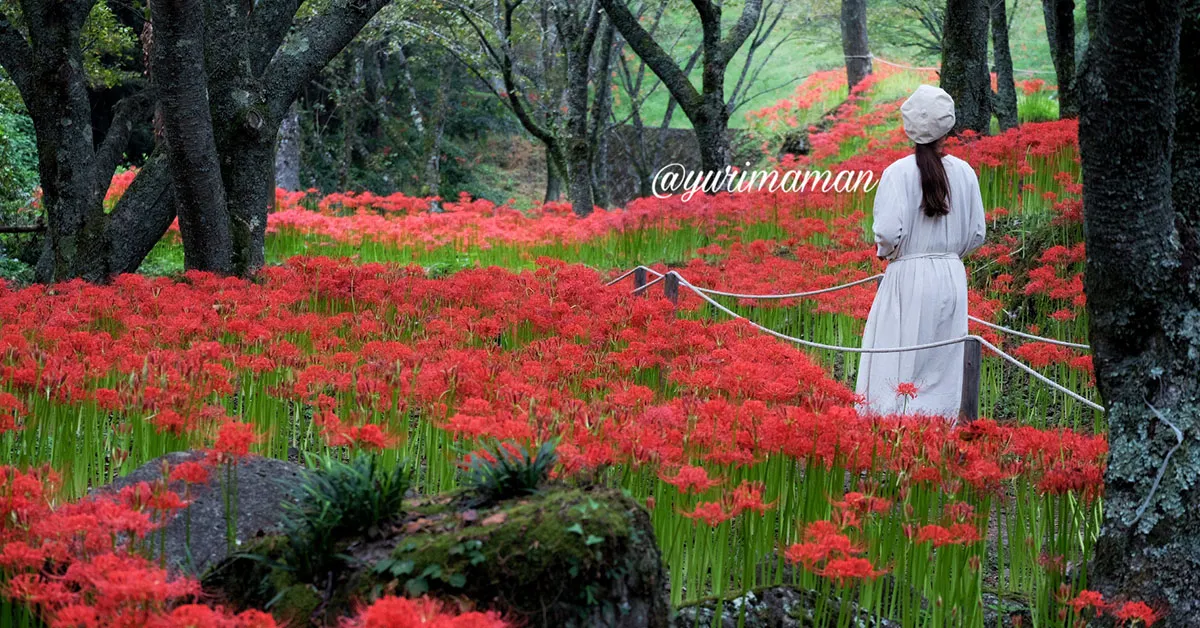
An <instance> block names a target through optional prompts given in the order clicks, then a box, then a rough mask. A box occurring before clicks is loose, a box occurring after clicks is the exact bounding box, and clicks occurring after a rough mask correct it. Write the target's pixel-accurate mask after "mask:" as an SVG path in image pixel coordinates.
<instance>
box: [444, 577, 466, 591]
mask: <svg viewBox="0 0 1200 628" xmlns="http://www.w3.org/2000/svg"><path fill="white" fill-rule="evenodd" d="M446 584H449V585H450V586H452V587H455V588H458V589H461V588H463V586H464V585H466V584H467V577H466V576H464V575H462V574H460V573H456V574H452V575H451V576H450V577H449V578H446Z"/></svg>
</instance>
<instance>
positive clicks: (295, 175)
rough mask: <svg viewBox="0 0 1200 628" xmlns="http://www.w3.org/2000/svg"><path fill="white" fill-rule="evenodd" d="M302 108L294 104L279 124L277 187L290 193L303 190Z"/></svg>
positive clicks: (276, 163) (276, 156) (276, 166)
mask: <svg viewBox="0 0 1200 628" xmlns="http://www.w3.org/2000/svg"><path fill="white" fill-rule="evenodd" d="M300 147H301V141H300V106H299V104H298V103H292V106H291V107H290V108H289V109H288V113H287V115H286V116H284V118H283V122H281V123H280V124H279V140H278V146H277V148H276V149H275V185H276V187H280V188H283V189H285V190H288V191H289V192H295V191H297V190H300V189H303V186H301V185H300Z"/></svg>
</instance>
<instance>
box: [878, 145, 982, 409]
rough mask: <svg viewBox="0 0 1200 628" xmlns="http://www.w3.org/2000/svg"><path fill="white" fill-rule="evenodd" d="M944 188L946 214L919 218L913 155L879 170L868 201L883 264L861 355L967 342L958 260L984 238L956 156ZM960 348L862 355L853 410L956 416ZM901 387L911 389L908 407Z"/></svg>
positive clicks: (947, 160) (965, 167)
mask: <svg viewBox="0 0 1200 628" xmlns="http://www.w3.org/2000/svg"><path fill="white" fill-rule="evenodd" d="M942 164H943V165H944V166H945V168H946V176H947V178H948V179H949V183H950V199H949V200H950V203H949V209H950V213H949V214H947V215H945V216H940V217H937V218H930V217H928V216H926V215H925V212H924V211H923V210H922V209H921V177H920V173H919V172H918V170H917V161H916V157H915V156H912V155H910V156H908V157H905V158H903V159H900V160H898V161H896V162H895V163H893V164H892V165H890V166H888V167H887V169H886V170H884V171H883V176H882V177H881V178H880V180H879V186H878V188H877V190H876V192H875V210H874V214H875V229H874V230H875V243H876V246H877V249H878V254H879V255H880V256H882V257H885V258H887V259H889V260H892V261H890V262H889V263H888V266H887V270H886V271H884V275H883V281H881V282H880V284H879V291H878V292H877V293H876V294H875V301H874V303H873V304H872V305H871V313H870V314H869V315H868V316H867V325H866V329H865V330H864V332H863V341H862V346H863V347H900V346H908V345H917V344H925V343H930V342H936V341H938V340H946V339H950V338H957V337H960V336H962V335H963V334H966V333H967V274H966V270H965V269H964V267H963V263H962V257H963V256H965V255H966V254H968V253H970V252H971V251H974V250H975V249H977V248H979V246H980V245H982V244H983V241H984V237H985V234H986V229H987V227H986V221H985V219H984V211H983V199H982V197H981V196H980V193H979V179H978V178H977V177H976V175H975V170H974V169H972V168H971V166H970V165H969V164H968V163H967V162H965V161H963V160H961V159H958V158H957V157H953V156H950V155H947V156H945V157H943V158H942ZM962 360H963V346H962V344H961V343H958V344H952V345H948V346H944V347H937V348H934V349H923V350H920V351H910V352H904V353H876V354H870V353H864V354H862V358H861V359H860V361H859V367H858V385H857V387H856V392H857V393H858V394H859V395H861V396H862V398H863V400H864V402H865V403H864V405H861V406H860V407H859V410H860V411H862V412H867V413H878V414H900V413H902V412H903V413H905V414H910V415H911V414H923V415H940V416H957V415H958V409H959V402H960V399H961V397H962ZM901 383H911V384H914V385H916V387H917V395H916V397H914V398H911V399H907V398H905V397H903V396H901V395H899V394H897V392H896V387H897V385H898V384H901Z"/></svg>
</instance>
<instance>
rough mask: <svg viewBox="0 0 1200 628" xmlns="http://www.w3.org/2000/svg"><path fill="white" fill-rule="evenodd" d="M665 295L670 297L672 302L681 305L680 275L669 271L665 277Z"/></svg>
mask: <svg viewBox="0 0 1200 628" xmlns="http://www.w3.org/2000/svg"><path fill="white" fill-rule="evenodd" d="M663 295H664V296H666V297H667V298H668V299H670V300H671V303H674V304H675V305H679V275H676V274H675V273H673V272H668V273H667V276H666V277H664V278H663Z"/></svg>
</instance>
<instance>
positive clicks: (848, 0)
mask: <svg viewBox="0 0 1200 628" xmlns="http://www.w3.org/2000/svg"><path fill="white" fill-rule="evenodd" d="M842 54H844V55H845V56H846V83H847V85H849V86H850V89H851V90H853V89H854V86H855V85H858V84H859V82H861V81H862V80H863V79H865V78H867V75H868V74H870V73H871V48H870V46H869V45H868V43H867V0H842Z"/></svg>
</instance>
